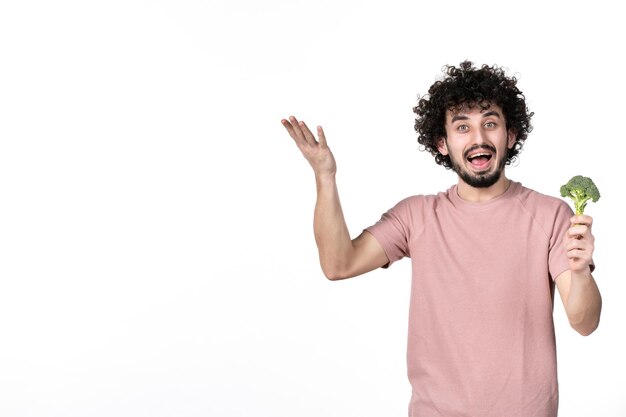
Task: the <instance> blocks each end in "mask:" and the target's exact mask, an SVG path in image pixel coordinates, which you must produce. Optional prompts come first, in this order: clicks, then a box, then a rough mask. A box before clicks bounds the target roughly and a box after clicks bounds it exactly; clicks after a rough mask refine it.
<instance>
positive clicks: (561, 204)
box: [516, 183, 573, 217]
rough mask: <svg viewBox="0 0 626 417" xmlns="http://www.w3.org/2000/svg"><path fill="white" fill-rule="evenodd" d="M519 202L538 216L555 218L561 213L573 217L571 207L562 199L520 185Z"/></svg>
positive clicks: (517, 195)
mask: <svg viewBox="0 0 626 417" xmlns="http://www.w3.org/2000/svg"><path fill="white" fill-rule="evenodd" d="M516 199H517V201H518V202H519V203H520V204H521V205H522V206H524V207H525V208H526V209H527V210H529V211H531V212H532V213H534V214H536V215H541V216H549V217H552V216H555V215H558V214H560V213H565V214H570V213H571V215H573V213H572V210H571V208H570V207H569V205H568V204H567V203H566V202H565V201H564V200H563V199H561V198H557V197H554V196H551V195H546V194H543V193H540V192H539V191H535V190H533V189H531V188H527V187H524V186H523V185H522V184H519V183H518V190H517V192H516Z"/></svg>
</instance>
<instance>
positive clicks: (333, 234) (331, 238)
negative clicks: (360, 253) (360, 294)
mask: <svg viewBox="0 0 626 417" xmlns="http://www.w3.org/2000/svg"><path fill="white" fill-rule="evenodd" d="M315 180H316V184H317V202H316V204H315V214H314V220H313V228H314V231H315V242H316V243H317V248H318V250H319V256H320V264H321V266H322V271H324V275H326V277H328V278H329V279H336V278H341V277H342V275H343V271H345V270H346V269H347V268H348V267H349V263H350V259H351V258H352V254H353V253H354V248H353V245H352V240H351V239H350V233H349V232H348V227H347V225H346V221H345V218H344V215H343V210H342V209H341V203H340V201H339V192H338V190H337V183H336V181H335V175H334V174H332V175H323V176H319V175H316V177H315Z"/></svg>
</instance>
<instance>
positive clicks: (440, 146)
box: [437, 137, 449, 156]
mask: <svg viewBox="0 0 626 417" xmlns="http://www.w3.org/2000/svg"><path fill="white" fill-rule="evenodd" d="M437 150H438V151H439V153H440V154H442V155H444V156H445V155H448V154H449V152H448V144H447V143H446V138H444V137H441V138H439V139H438V140H437Z"/></svg>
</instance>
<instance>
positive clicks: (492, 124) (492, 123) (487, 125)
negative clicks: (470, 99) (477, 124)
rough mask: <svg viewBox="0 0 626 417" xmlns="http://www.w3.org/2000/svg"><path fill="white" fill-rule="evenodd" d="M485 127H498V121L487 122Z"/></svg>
mask: <svg viewBox="0 0 626 417" xmlns="http://www.w3.org/2000/svg"><path fill="white" fill-rule="evenodd" d="M485 127H487V128H493V127H496V122H487V123H485Z"/></svg>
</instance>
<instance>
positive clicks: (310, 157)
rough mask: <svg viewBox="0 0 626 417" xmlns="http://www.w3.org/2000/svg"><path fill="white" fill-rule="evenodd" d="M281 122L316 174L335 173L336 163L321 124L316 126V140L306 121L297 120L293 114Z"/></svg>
mask: <svg viewBox="0 0 626 417" xmlns="http://www.w3.org/2000/svg"><path fill="white" fill-rule="evenodd" d="M281 123H282V124H283V126H285V129H287V132H289V136H291V137H292V139H293V140H294V142H295V143H296V145H297V146H298V149H300V151H301V152H302V155H304V157H305V158H306V160H307V161H308V162H309V164H310V165H311V167H312V168H313V171H314V172H315V175H316V176H326V175H335V173H336V172H337V163H336V162H335V157H334V156H333V154H332V152H331V151H330V148H329V147H328V144H327V143H326V136H324V130H323V129H322V127H321V126H318V127H317V136H318V138H319V141H318V140H316V139H315V136H314V135H313V133H311V130H310V129H309V128H308V126H307V125H306V123H304V122H303V121H298V120H297V119H296V118H295V117H294V116H291V117H289V120H287V119H283V120H281Z"/></svg>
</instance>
